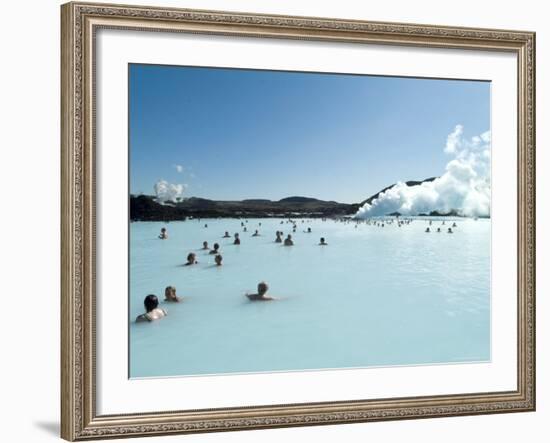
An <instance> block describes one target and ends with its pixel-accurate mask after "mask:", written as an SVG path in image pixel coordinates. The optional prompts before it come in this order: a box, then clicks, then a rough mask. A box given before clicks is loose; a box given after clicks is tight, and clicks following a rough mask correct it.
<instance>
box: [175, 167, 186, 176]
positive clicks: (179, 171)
mask: <svg viewBox="0 0 550 443" xmlns="http://www.w3.org/2000/svg"><path fill="white" fill-rule="evenodd" d="M174 168H176V171H177V172H178V173H180V174H181V173H182V172H183V170H184V169H185V168H184V167H183V166H182V165H174Z"/></svg>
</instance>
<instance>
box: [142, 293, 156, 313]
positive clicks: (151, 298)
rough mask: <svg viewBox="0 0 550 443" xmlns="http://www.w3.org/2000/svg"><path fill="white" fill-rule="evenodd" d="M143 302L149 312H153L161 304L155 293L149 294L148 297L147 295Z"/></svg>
mask: <svg viewBox="0 0 550 443" xmlns="http://www.w3.org/2000/svg"><path fill="white" fill-rule="evenodd" d="M143 304H144V306H145V310H146V311H147V312H151V311H152V310H153V309H157V308H158V306H159V299H158V298H157V296H156V295H154V294H149V295H148V296H147V297H145V300H143Z"/></svg>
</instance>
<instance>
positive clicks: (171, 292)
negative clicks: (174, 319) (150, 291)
mask: <svg viewBox="0 0 550 443" xmlns="http://www.w3.org/2000/svg"><path fill="white" fill-rule="evenodd" d="M164 301H168V302H179V301H181V297H178V296H177V295H176V287H175V286H167V287H166V289H165V290H164Z"/></svg>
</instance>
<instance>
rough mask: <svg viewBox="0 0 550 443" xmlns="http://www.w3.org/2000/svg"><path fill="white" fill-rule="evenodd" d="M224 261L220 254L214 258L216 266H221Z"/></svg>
mask: <svg viewBox="0 0 550 443" xmlns="http://www.w3.org/2000/svg"><path fill="white" fill-rule="evenodd" d="M222 261H223V257H222V256H221V255H220V254H218V255H216V256H215V257H214V262H216V266H221V265H222Z"/></svg>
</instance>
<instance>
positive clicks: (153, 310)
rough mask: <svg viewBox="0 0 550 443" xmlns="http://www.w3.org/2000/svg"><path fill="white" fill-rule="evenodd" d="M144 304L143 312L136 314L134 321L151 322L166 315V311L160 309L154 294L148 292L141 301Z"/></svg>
mask: <svg viewBox="0 0 550 443" xmlns="http://www.w3.org/2000/svg"><path fill="white" fill-rule="evenodd" d="M143 305H144V306H145V311H146V312H145V314H141V315H138V316H137V317H136V323H141V322H151V321H154V320H159V319H161V318H163V317H166V316H167V315H168V313H167V312H166V311H165V310H164V309H160V308H159V307H158V306H159V299H158V298H157V296H156V295H153V294H149V295H148V296H147V297H145V300H144V301H143Z"/></svg>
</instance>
